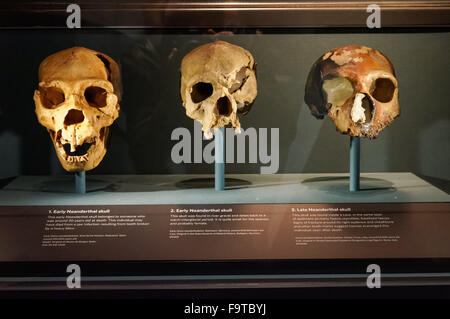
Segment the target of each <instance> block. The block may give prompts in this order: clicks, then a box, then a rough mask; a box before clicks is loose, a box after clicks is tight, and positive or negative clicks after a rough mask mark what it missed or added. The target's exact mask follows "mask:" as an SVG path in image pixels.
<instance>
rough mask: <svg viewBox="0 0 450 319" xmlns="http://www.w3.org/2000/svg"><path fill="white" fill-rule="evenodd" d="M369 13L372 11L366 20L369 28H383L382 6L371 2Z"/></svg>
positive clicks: (368, 7)
mask: <svg viewBox="0 0 450 319" xmlns="http://www.w3.org/2000/svg"><path fill="white" fill-rule="evenodd" d="M366 12H367V13H371V14H370V15H369V16H368V17H367V20H366V25H367V27H368V28H369V29H373V28H376V29H379V28H381V8H380V6H379V5H377V4H371V5H368V6H367V9H366Z"/></svg>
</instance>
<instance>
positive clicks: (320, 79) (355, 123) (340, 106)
mask: <svg viewBox="0 0 450 319" xmlns="http://www.w3.org/2000/svg"><path fill="white" fill-rule="evenodd" d="M305 102H306V104H308V106H309V108H310V110H311V113H312V114H313V115H314V116H315V117H316V118H319V119H323V117H324V115H326V114H328V116H329V117H330V118H331V119H332V120H333V121H334V123H335V125H336V128H337V130H338V131H339V132H341V133H343V134H348V135H350V136H358V137H369V138H375V137H377V136H378V134H379V132H380V131H381V130H383V129H384V128H385V127H386V126H388V125H389V124H390V123H391V122H392V121H393V120H394V119H395V118H396V117H397V116H398V115H399V114H400V107H399V104H398V83H397V79H396V78H395V72H394V67H393V66H392V64H391V62H390V61H389V60H388V58H386V57H385V56H384V55H383V54H382V53H381V52H380V51H378V50H375V49H371V48H368V47H364V46H356V45H352V46H344V47H340V48H337V49H334V50H331V51H329V52H327V53H326V54H324V55H323V56H322V57H320V58H319V59H318V60H317V61H316V62H315V63H314V65H313V66H312V68H311V71H310V73H309V76H308V80H307V82H306V89H305Z"/></svg>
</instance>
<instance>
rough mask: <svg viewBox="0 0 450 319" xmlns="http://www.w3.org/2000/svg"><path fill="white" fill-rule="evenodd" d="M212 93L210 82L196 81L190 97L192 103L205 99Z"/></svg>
mask: <svg viewBox="0 0 450 319" xmlns="http://www.w3.org/2000/svg"><path fill="white" fill-rule="evenodd" d="M212 94H213V86H212V84H211V83H206V82H198V83H196V84H195V85H194V86H193V87H192V92H191V99H192V102H194V103H199V102H201V101H203V100H206V99H207V98H209V97H210V96H211V95H212Z"/></svg>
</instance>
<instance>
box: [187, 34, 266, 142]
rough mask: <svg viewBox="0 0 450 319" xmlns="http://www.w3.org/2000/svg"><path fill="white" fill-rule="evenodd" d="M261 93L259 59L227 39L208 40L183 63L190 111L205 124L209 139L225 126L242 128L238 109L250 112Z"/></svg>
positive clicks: (205, 131) (192, 115) (191, 115)
mask: <svg viewBox="0 0 450 319" xmlns="http://www.w3.org/2000/svg"><path fill="white" fill-rule="evenodd" d="M256 95H257V84H256V75H255V62H254V59H253V56H252V55H251V54H250V52H248V51H247V50H245V49H243V48H241V47H239V46H236V45H233V44H230V43H227V42H224V41H218V42H213V43H208V44H205V45H202V46H200V47H197V48H195V49H194V50H192V51H191V52H190V53H188V54H187V55H186V56H185V57H184V58H183V61H182V63H181V98H182V100H183V106H184V107H185V108H186V114H187V116H189V117H190V118H192V119H194V120H198V121H200V122H201V123H202V129H203V132H204V134H205V136H206V137H207V138H211V137H212V132H211V129H212V128H213V129H218V128H221V127H223V126H226V127H233V128H234V129H235V131H236V132H239V131H240V127H241V124H240V123H239V119H238V117H237V112H239V113H243V114H246V113H247V112H248V111H249V110H250V107H251V104H252V103H253V101H254V100H255V98H256Z"/></svg>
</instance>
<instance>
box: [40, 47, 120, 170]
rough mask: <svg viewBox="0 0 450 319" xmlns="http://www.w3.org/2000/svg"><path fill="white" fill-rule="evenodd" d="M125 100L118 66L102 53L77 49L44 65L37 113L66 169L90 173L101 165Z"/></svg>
mask: <svg viewBox="0 0 450 319" xmlns="http://www.w3.org/2000/svg"><path fill="white" fill-rule="evenodd" d="M120 97H121V95H120V73H119V67H118V65H117V63H116V62H115V61H114V60H113V59H111V58H110V57H109V56H107V55H105V54H103V53H100V52H96V51H93V50H89V49H86V48H82V47H74V48H71V49H66V50H63V51H60V52H57V53H55V54H52V55H50V56H48V57H47V58H46V59H45V60H44V61H42V63H41V65H40V66H39V88H38V90H35V92H34V102H35V105H36V115H37V118H38V120H39V123H41V124H42V125H43V126H45V127H46V128H47V131H48V132H49V133H50V137H51V139H52V141H53V144H54V146H55V150H56V154H57V155H58V158H59V161H60V162H61V164H62V166H63V167H64V168H65V169H66V170H67V171H70V172H78V171H87V170H91V169H93V168H95V167H96V166H97V165H98V164H99V163H100V162H101V160H102V159H103V157H104V156H105V154H106V143H107V139H108V131H109V126H111V124H112V123H113V122H114V120H115V119H116V118H117V117H118V116H119V104H118V103H119V101H120Z"/></svg>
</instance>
